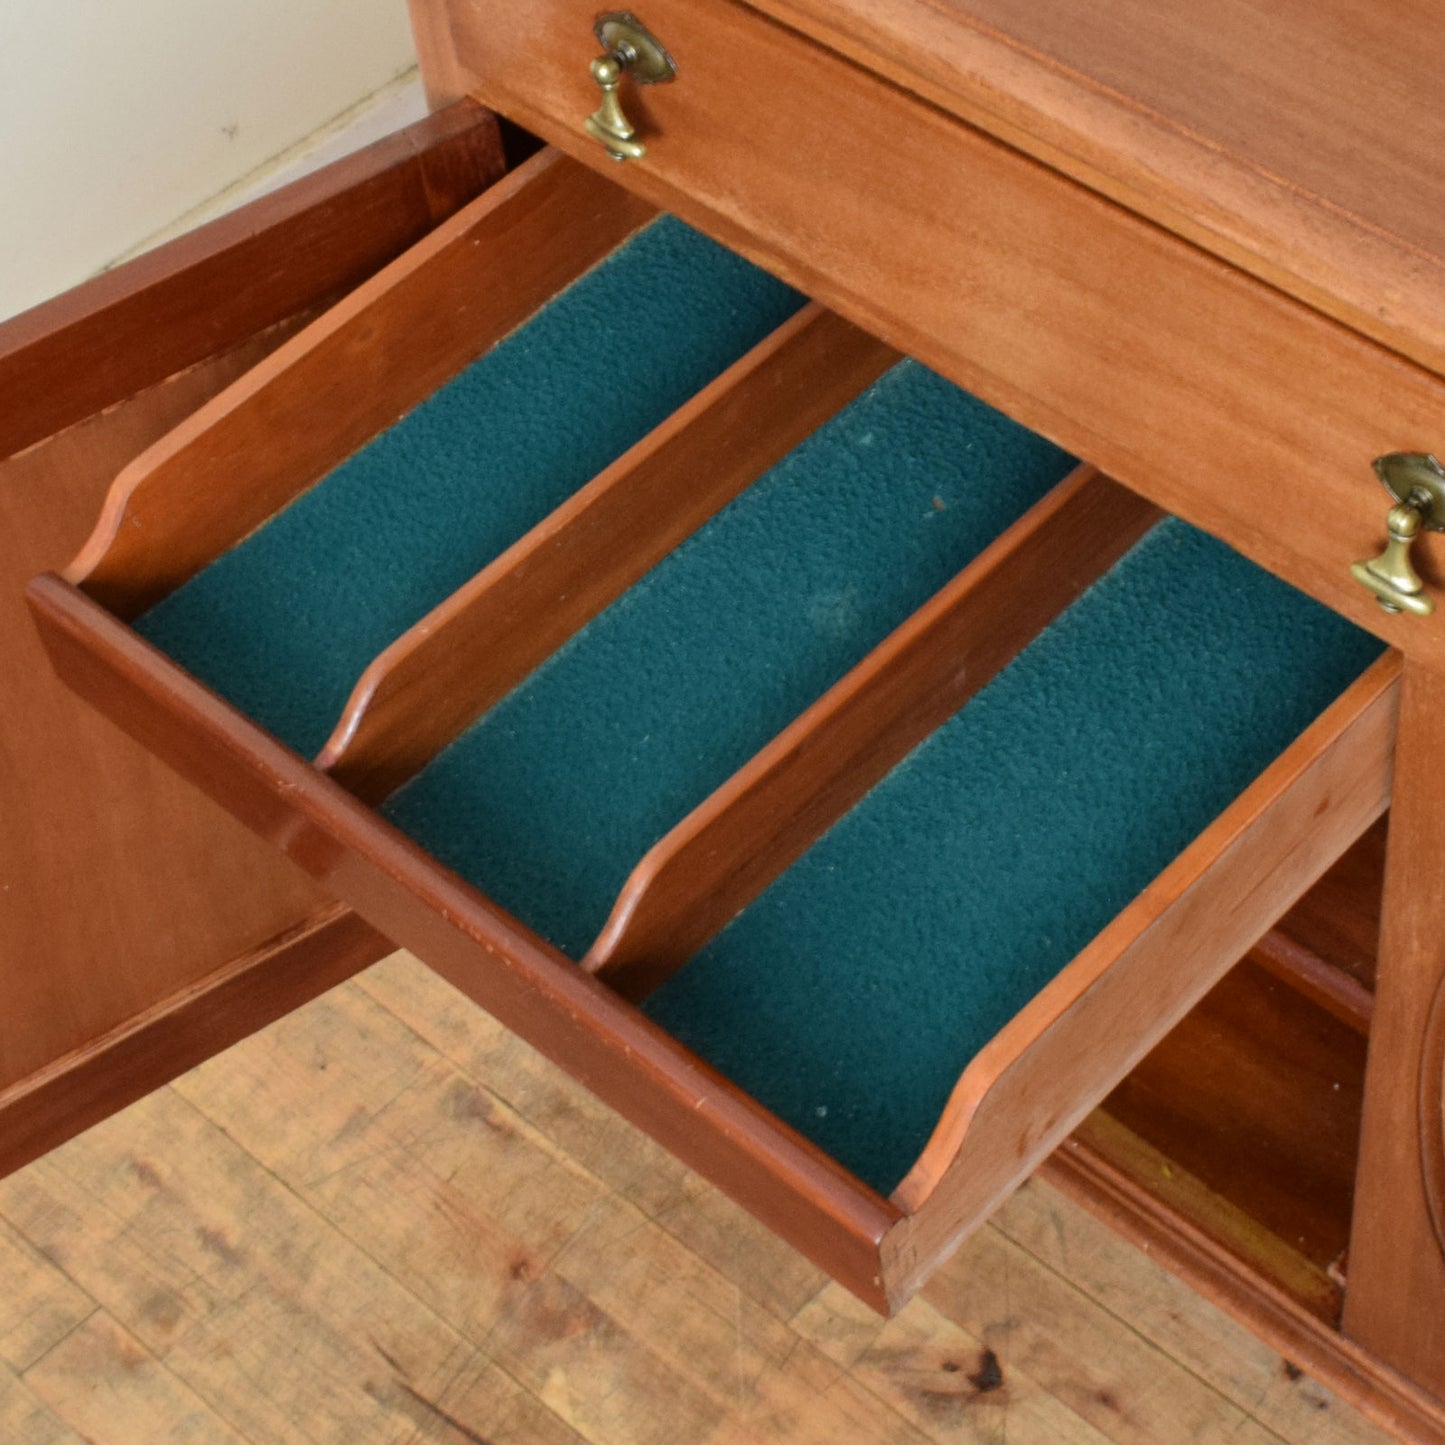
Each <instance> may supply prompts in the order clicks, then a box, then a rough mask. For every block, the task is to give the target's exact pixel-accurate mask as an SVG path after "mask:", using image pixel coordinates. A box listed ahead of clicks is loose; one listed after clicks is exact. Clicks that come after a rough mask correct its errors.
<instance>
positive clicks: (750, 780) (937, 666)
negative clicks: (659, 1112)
mask: <svg viewBox="0 0 1445 1445" xmlns="http://www.w3.org/2000/svg"><path fill="white" fill-rule="evenodd" d="M1158 520H1159V513H1158V511H1157V510H1156V509H1155V508H1154V507H1152V506H1150V505H1149V503H1147V502H1145V501H1144V500H1143V499H1142V498H1140V497H1137V496H1135V495H1134V493H1132V492H1130V491H1127V490H1126V489H1125V488H1123V487H1120V486H1118V485H1116V484H1115V483H1114V482H1111V481H1109V479H1108V478H1107V477H1101V476H1099V474H1098V473H1097V472H1095V471H1094V470H1093V468H1092V467H1081V468H1078V469H1076V470H1075V472H1074V473H1073V474H1072V475H1071V476H1070V477H1069V478H1067V479H1066V480H1065V481H1064V482H1062V483H1060V485H1059V486H1058V487H1056V488H1055V489H1054V490H1053V491H1052V492H1051V493H1050V494H1049V496H1047V497H1046V498H1045V499H1044V500H1043V501H1042V502H1040V503H1039V504H1038V505H1037V506H1035V507H1032V508H1030V510H1029V511H1028V512H1027V513H1026V514H1025V515H1024V516H1023V517H1021V518H1020V519H1019V520H1018V521H1017V522H1016V523H1015V524H1014V525H1013V526H1011V527H1010V528H1008V530H1007V531H1005V532H1004V533H1003V535H1002V536H1000V537H999V538H998V539H997V540H996V541H995V542H994V543H993V544H992V545H991V546H989V547H988V548H986V549H985V550H984V551H983V552H982V553H981V554H980V555H979V556H978V558H977V559H976V560H975V561H974V562H972V563H971V564H970V565H969V566H967V567H966V568H964V570H963V571H962V572H960V573H959V574H958V576H957V577H956V578H955V579H954V580H953V581H952V582H950V583H949V584H948V585H947V586H945V587H944V588H943V589H942V590H941V591H940V592H938V593H937V594H936V595H935V596H934V597H933V598H931V599H930V600H929V601H928V602H927V603H925V604H924V605H923V607H921V608H920V609H919V610H918V611H917V612H915V613H914V614H913V616H912V617H910V618H909V619H908V620H907V621H906V622H904V623H903V624H902V626H900V627H899V628H897V629H896V630H895V631H894V632H893V633H892V634H891V635H890V636H889V637H887V638H885V639H884V641H883V642H881V643H880V644H879V645H878V646H877V647H876V648H874V650H873V651H872V652H871V653H869V655H868V656H867V657H866V658H864V660H863V661H862V662H860V663H859V664H858V665H857V666H856V667H854V668H852V669H851V670H850V671H849V672H848V673H847V674H846V675H845V676H844V677H843V678H841V679H840V680H839V681H838V682H837V683H836V684H835V685H834V686H833V687H831V688H829V690H828V691H827V692H826V693H825V694H824V695H823V696H822V697H821V698H819V699H818V701H817V702H816V703H814V704H813V706H812V707H810V708H808V709H807V710H806V711H805V712H803V713H802V714H801V715H800V716H799V717H798V718H797V719H796V720H795V721H794V722H793V723H792V724H790V725H789V726H788V727H787V728H785V729H784V730H783V732H781V733H780V734H779V735H778V736H777V737H776V738H775V739H774V740H773V741H772V742H771V743H769V744H768V745H767V746H766V747H764V748H763V749H762V750H761V751H759V752H758V753H756V754H755V755H754V756H753V757H752V758H751V759H749V761H748V762H747V763H746V764H745V765H744V766H743V767H742V768H741V769H740V770H739V771H738V772H737V773H736V774H734V775H733V777H732V778H730V779H729V780H728V781H727V782H726V783H724V784H723V785H722V786H721V787H720V788H718V789H717V791H716V792H714V793H713V794H712V796H711V797H709V798H707V799H706V800H705V801H704V802H702V803H701V804H699V805H698V807H697V808H695V809H694V810H693V811H692V812H691V813H690V814H689V815H688V816H687V817H686V818H684V819H683V821H682V822H681V823H679V824H678V825H677V826H676V827H675V828H673V829H672V830H671V831H670V832H668V833H667V834H666V836H664V837H663V838H662V839H661V840H660V841H659V842H658V843H657V844H656V845H655V846H654V847H653V848H652V849H650V850H649V851H648V853H647V855H646V856H645V857H644V858H643V859H642V861H641V862H640V863H639V864H638V865H637V867H636V868H635V869H634V870H633V872H632V874H631V876H630V877H629V878H628V880H627V882H626V884H625V885H624V887H623V889H622V893H621V896H620V897H619V899H618V901H617V904H616V906H615V907H614V908H613V910H612V914H611V916H610V917H609V919H608V921H607V924H606V926H605V927H604V929H603V931H602V934H601V936H600V937H599V938H598V940H597V942H596V943H595V944H594V945H593V946H592V948H591V950H590V951H589V952H588V954H587V957H586V958H585V959H584V960H583V966H584V967H586V968H589V969H591V970H592V971H593V972H595V973H596V974H597V975H598V976H599V977H601V978H604V979H606V981H607V982H608V983H609V984H610V985H611V986H612V987H613V988H616V989H618V990H619V992H621V993H623V994H624V995H625V996H626V997H628V998H633V999H639V998H642V997H643V996H645V995H646V994H647V993H649V992H650V991H651V990H652V989H654V988H656V987H657V986H658V985H659V984H661V983H663V982H664V981H665V980H666V979H667V978H669V977H670V976H671V975H672V974H673V973H675V972H676V971H677V970H678V969H679V968H680V967H681V966H682V965H683V964H684V963H685V962H686V961H687V960H688V959H689V958H691V957H692V956H693V954H694V953H696V952H697V950H698V949H700V948H701V947H702V946H703V945H704V944H705V943H706V942H707V941H708V939H709V938H711V937H712V936H713V934H714V933H716V932H717V930H718V929H720V928H722V927H723V926H724V925H725V924H726V923H727V922H728V920H729V919H731V918H733V917H735V916H736V915H737V914H738V913H740V912H741V911H742V910H743V909H744V908H746V907H747V905H748V904H749V903H751V902H752V900H753V899H754V898H756V897H757V896H758V895H759V894H760V893H761V892H762V891H763V890H764V889H765V888H767V886H768V885H769V884H770V883H771V882H772V881H773V880H774V879H775V878H777V877H778V876H779V875H780V874H781V873H782V872H783V871H784V870H785V869H786V868H787V867H788V866H789V865H790V864H791V863H793V862H794V861H795V860H796V859H797V858H799V857H800V856H801V855H802V854H803V853H804V852H805V851H806V850H807V849H808V848H809V847H810V846H811V845H812V844H813V843H814V842H816V841H817V839H818V838H820V837H821V836H822V835H823V834H824V833H825V832H826V831H827V830H828V829H829V828H830V827H832V825H833V824H834V823H835V822H837V820H838V819H839V818H841V817H842V816H843V814H844V813H845V812H847V810H848V809H849V808H851V807H852V806H853V804H854V803H856V802H857V801H858V800H859V799H860V798H861V797H862V796H863V795H864V794H865V793H866V792H867V791H868V790H869V789H870V788H871V787H872V786H873V785H874V784H875V783H877V782H878V781H879V780H880V779H881V778H882V777H883V776H884V775H885V774H886V773H887V772H888V771H889V770H890V769H891V768H893V767H894V766H895V765H896V764H897V763H899V762H900V761H902V759H903V758H904V757H905V756H906V755H907V754H908V753H909V752H910V751H911V750H912V749H913V748H914V747H916V746H917V745H918V744H919V743H920V742H922V741H923V739H924V738H925V737H927V736H928V734H929V733H930V732H932V731H933V730H934V729H935V728H937V727H939V726H940V725H941V724H942V723H944V722H946V721H947V720H948V719H949V718H950V717H952V716H953V714H954V713H956V712H957V711H958V709H959V708H961V707H962V706H963V705H964V703H965V702H966V701H967V700H968V699H969V698H970V697H972V696H973V695H974V694H975V693H976V692H978V691H979V690H980V689H981V688H983V687H984V686H986V685H987V683H988V682H989V681H990V679H992V678H993V677H994V676H996V675H997V674H998V672H999V671H1000V670H1001V669H1003V668H1004V667H1006V666H1007V665H1008V663H1009V662H1010V661H1011V660H1012V659H1013V658H1014V657H1015V656H1016V655H1017V654H1018V652H1019V651H1021V650H1022V649H1023V648H1024V647H1026V646H1027V645H1028V643H1029V642H1030V641H1032V640H1033V638H1034V636H1035V635H1036V634H1037V633H1038V632H1040V631H1042V629H1043V628H1045V627H1047V626H1048V624H1049V623H1050V622H1052V621H1053V620H1054V618H1055V617H1056V616H1057V615H1058V614H1059V613H1060V612H1061V611H1062V610H1063V609H1064V608H1065V607H1067V606H1068V605H1069V604H1070V603H1071V602H1073V601H1074V600H1075V599H1076V598H1077V597H1078V596H1079V595H1080V593H1082V592H1083V591H1084V589H1085V588H1087V587H1088V586H1089V585H1090V584H1091V583H1092V582H1094V581H1095V580H1096V579H1097V578H1098V577H1099V576H1100V575H1101V574H1102V573H1103V572H1104V571H1106V570H1107V569H1108V568H1109V567H1110V566H1111V565H1112V564H1113V563H1114V562H1115V561H1117V560H1118V558H1119V557H1120V556H1122V555H1123V554H1124V552H1126V551H1127V550H1128V549H1129V548H1130V547H1131V546H1132V545H1133V544H1134V542H1136V541H1137V540H1138V539H1139V537H1140V536H1142V535H1143V533H1144V532H1145V531H1147V530H1148V529H1149V528H1150V527H1151V526H1152V525H1153V524H1154V523H1155V522H1157V521H1158Z"/></svg>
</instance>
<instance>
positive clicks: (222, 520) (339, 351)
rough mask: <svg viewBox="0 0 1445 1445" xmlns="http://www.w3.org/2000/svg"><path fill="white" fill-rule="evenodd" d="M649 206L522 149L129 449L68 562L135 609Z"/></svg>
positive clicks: (553, 287)
mask: <svg viewBox="0 0 1445 1445" xmlns="http://www.w3.org/2000/svg"><path fill="white" fill-rule="evenodd" d="M652 214H653V211H652V208H651V207H650V206H648V205H647V204H646V203H645V202H643V201H640V200H636V199H634V198H632V197H630V196H629V195H628V194H627V193H626V192H625V191H621V190H619V189H618V188H617V187H616V186H613V185H611V184H609V183H608V182H607V181H605V180H603V179H602V178H600V177H598V176H595V175H593V174H592V173H591V172H590V171H588V170H586V169H584V168H583V167H581V166H578V165H576V164H575V163H573V162H572V161H569V160H568V159H567V158H566V157H564V156H560V155H557V154H556V153H548V154H546V155H539V156H537V157H535V158H534V159H533V160H531V161H528V162H527V163H526V164H525V165H523V166H521V167H520V168H519V169H518V170H516V171H514V172H512V173H511V174H510V175H508V176H507V177H506V179H505V180H502V181H500V182H498V184H497V185H495V186H493V187H492V188H491V189H489V190H487V191H485V192H484V193H483V194H482V195H481V196H479V197H478V198H477V199H476V200H474V201H472V202H471V203H470V204H469V205H467V206H466V207H464V208H463V209H462V210H461V211H459V212H458V213H457V214H456V215H454V216H452V217H451V218H450V219H449V220H447V221H445V222H443V223H442V224H441V225H440V226H438V227H437V228H436V229H435V230H433V231H432V232H430V233H429V234H428V235H427V236H426V238H425V239H424V240H422V241H420V242H418V243H417V244H416V245H415V246H413V247H411V248H410V249H409V250H408V251H407V252H406V253H405V254H404V255H402V256H400V257H398V259H397V260H396V261H394V262H393V263H392V264H391V265H389V266H387V267H385V268H384V269H383V270H382V271H381V272H379V273H378V274H377V275H376V276H374V277H373V278H372V279H371V280H369V281H367V282H365V283H364V284H362V285H360V286H358V287H357V288H356V289H355V290H353V291H352V292H350V294H348V295H347V296H346V298H345V299H344V300H342V301H341V302H339V303H338V304H337V305H335V306H333V307H332V308H331V309H330V310H328V311H327V312H326V313H325V314H324V315H323V316H322V317H320V318H319V319H318V320H317V321H315V322H313V323H312V324H311V325H310V326H309V327H307V328H306V329H305V330H304V331H303V332H301V334H300V335H298V336H296V337H294V338H292V340H291V341H289V342H288V343H287V344H286V345H284V346H282V347H280V348H278V350H277V351H276V352H275V353H274V354H273V355H272V356H270V357H268V358H267V359H266V361H265V362H264V363H263V364H261V365H259V366H256V367H254V368H253V369H252V370H251V371H249V372H248V373H247V374H246V375H245V376H244V377H242V378H241V379H240V380H239V381H238V382H236V383H235V384H234V385H233V386H231V387H229V388H227V390H226V391H224V392H223V393H222V394H221V395H220V396H218V397H216V398H215V399H214V400H213V401H212V402H210V403H208V404H207V405H206V406H203V407H201V408H199V409H198V410H197V411H196V412H195V413H194V414H193V415H192V416H190V417H189V418H187V420H186V421H185V422H184V423H182V424H181V425H180V426H178V427H176V428H175V430H173V431H172V432H170V433H169V434H168V435H167V436H166V437H165V438H164V439H163V440H162V441H160V442H158V443H157V444H156V445H155V446H153V447H151V448H150V449H149V450H148V451H147V452H146V453H145V454H144V455H143V456H141V457H139V458H137V459H136V461H135V462H134V463H132V464H131V465H130V466H129V467H127V468H126V469H125V471H124V472H122V473H121V475H120V476H119V477H117V478H116V481H115V484H114V486H113V487H112V488H111V491H110V493H109V495H108V496H107V498H106V502H105V506H104V508H103V510H102V512H101V515H100V519H99V521H98V522H97V523H96V526H95V530H94V532H93V533H92V534H91V536H90V539H89V540H88V541H87V542H86V544H85V546H84V548H83V549H82V550H81V552H80V554H79V555H78V556H77V557H76V559H75V561H74V562H73V563H72V564H71V565H70V567H69V568H68V569H67V573H66V575H67V576H69V577H71V578H72V579H74V580H75V581H77V582H79V583H80V584H81V585H82V586H84V587H85V589H86V591H87V592H89V593H90V594H91V595H92V596H94V597H96V598H98V599H100V600H101V601H102V602H104V603H105V605H106V606H107V607H109V608H110V609H111V610H112V611H114V612H116V613H117V614H118V615H120V616H125V617H133V616H135V615H136V614H138V613H139V612H142V611H144V610H145V608H146V607H148V606H150V605H151V604H152V603H154V602H156V601H158V600H159V599H160V598H161V597H164V596H165V595H166V594H167V593H169V592H171V591H173V590H174V589H175V588H176V587H178V586H180V584H181V583H182V582H184V581H186V579H187V578H189V577H191V576H193V575H194V574H195V573H196V572H198V571H200V569H201V568H202V567H204V566H205V565H206V563H208V562H210V561H212V560H214V558H215V557H217V556H218V555H219V554H220V553H222V552H224V551H225V550H226V549H227V548H229V547H231V546H233V545H234V544H235V543H236V542H238V541H240V539H241V538H242V537H244V536H246V535H247V534H248V533H249V532H251V531H252V530H253V529H254V528H256V527H257V526H259V525H260V524H261V523H262V522H264V521H265V520H266V518H267V517H269V516H270V515H271V514H272V513H273V512H275V511H277V510H278V509H279V508H281V507H283V506H284V505H285V504H286V503H287V502H289V501H290V500H291V499H292V498H294V497H296V496H297V495H299V494H300V493H301V492H303V491H305V490H306V489H307V488H308V487H310V486H312V485H313V484H314V483H315V482H317V481H319V480H320V479H321V477H323V476H324V475H325V474H326V473H327V472H328V471H330V470H331V469H332V468H333V467H335V466H336V465H337V464H338V463H339V462H341V461H343V460H345V458H346V457H348V456H349V455H350V454H351V453H352V452H353V451H355V450H356V449H357V448H358V447H360V446H361V445H362V444H363V443H364V442H366V441H368V440H370V438H371V437H373V436H374V435H376V433H377V432H379V431H381V430H383V429H384V428H385V427H387V426H389V425H390V424H391V423H393V422H395V421H396V420H397V418H398V417H400V416H401V415H402V414H403V413H405V412H406V411H408V410H410V409H411V408H412V407H414V406H415V405H416V404H417V403H418V402H420V401H422V400H423V399H424V398H425V397H427V396H429V395H430V394H431V393H432V392H433V391H435V390H436V388H437V387H438V386H440V385H441V384H442V383H443V382H444V381H447V380H449V379H450V378H451V377H452V376H453V375H454V374H455V373H456V372H457V371H459V370H460V369H461V368H462V367H463V366H465V365H466V364H467V363H468V362H469V361H472V360H474V359H475V358H476V357H477V356H479V355H481V353H482V352H484V351H486V350H487V349H488V348H489V347H490V346H492V345H493V344H494V343H495V342H496V341H498V340H499V339H500V338H501V337H503V336H505V335H506V334H507V333H508V332H509V331H511V330H512V329H513V328H514V327H515V326H516V325H517V324H518V323H519V322H521V321H522V320H523V319H524V318H525V317H527V316H528V315H530V314H531V313H532V312H533V311H534V310H536V309H537V307H538V306H540V305H541V304H542V303H543V302H544V301H546V300H547V299H548V297H550V296H551V295H552V294H553V293H554V292H555V291H557V290H560V289H561V288H562V287H563V286H565V285H567V283H568V282H570V281H572V280H573V279H575V278H576V276H577V275H579V274H580V273H581V272H582V271H584V270H585V269H586V268H587V267H588V266H590V265H591V264H593V263H594V262H595V261H598V260H600V259H601V258H602V257H603V256H605V255H606V254H607V253H608V252H609V251H610V250H612V249H613V247H615V246H616V245H618V244H619V243H620V242H621V241H622V240H623V239H625V238H626V237H627V236H628V235H629V234H630V233H631V232H632V231H634V230H635V229H636V228H637V227H638V226H640V225H642V224H643V223H644V222H646V221H647V220H649V219H650V218H651V216H652ZM318 419H320V423H319V424H318Z"/></svg>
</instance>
